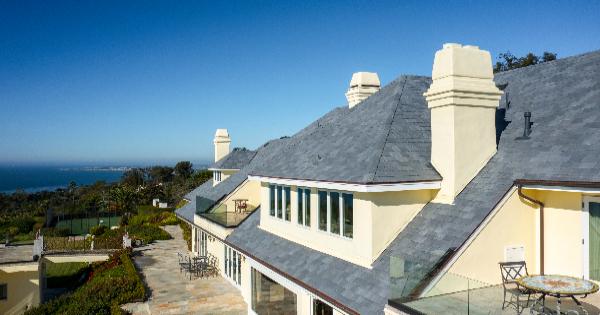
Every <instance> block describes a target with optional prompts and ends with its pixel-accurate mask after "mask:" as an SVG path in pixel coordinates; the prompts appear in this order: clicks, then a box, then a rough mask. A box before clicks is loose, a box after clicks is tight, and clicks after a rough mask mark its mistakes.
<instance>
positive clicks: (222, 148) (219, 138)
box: [213, 129, 231, 162]
mask: <svg viewBox="0 0 600 315" xmlns="http://www.w3.org/2000/svg"><path fill="white" fill-rule="evenodd" d="M213 143H214V144H215V162H217V161H218V160H220V159H222V158H223V157H225V156H226V155H227V154H229V144H230V143H231V138H229V133H228V132H227V129H217V132H216V133H215V139H214V140H213Z"/></svg>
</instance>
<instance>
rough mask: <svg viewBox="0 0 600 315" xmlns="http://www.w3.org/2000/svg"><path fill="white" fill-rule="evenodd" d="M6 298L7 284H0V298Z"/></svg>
mask: <svg viewBox="0 0 600 315" xmlns="http://www.w3.org/2000/svg"><path fill="white" fill-rule="evenodd" d="M6 299H8V284H6V283H3V284H0V300H6Z"/></svg>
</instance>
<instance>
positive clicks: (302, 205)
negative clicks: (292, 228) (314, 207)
mask: <svg viewBox="0 0 600 315" xmlns="http://www.w3.org/2000/svg"><path fill="white" fill-rule="evenodd" d="M298 224H300V225H304V226H310V189H308V188H298Z"/></svg>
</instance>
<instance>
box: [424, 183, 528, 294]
mask: <svg viewBox="0 0 600 315" xmlns="http://www.w3.org/2000/svg"><path fill="white" fill-rule="evenodd" d="M515 191H517V187H515V186H513V187H512V188H511V189H510V190H509V191H508V192H507V193H506V194H505V195H504V197H502V199H500V202H498V204H497V205H496V206H495V207H494V209H492V211H491V212H490V214H489V215H488V216H487V217H486V218H485V219H484V220H483V222H481V224H480V225H479V226H478V227H477V229H475V231H473V233H472V234H471V236H469V238H468V239H467V240H466V241H465V242H464V243H463V245H462V246H461V247H460V248H458V250H457V251H456V253H455V254H454V256H452V258H451V259H450V260H449V261H448V262H447V263H446V264H445V265H444V268H442V270H441V271H440V272H438V274H437V275H436V276H435V278H433V280H432V281H431V282H429V284H427V287H425V290H423V291H422V293H421V294H420V296H419V298H422V297H423V296H424V295H425V294H427V292H429V291H430V290H431V289H433V287H435V285H436V284H437V283H438V282H439V281H440V280H441V279H442V277H443V276H444V275H445V274H446V273H447V272H448V270H449V269H450V268H451V267H452V265H454V263H455V262H456V261H457V260H458V259H459V258H460V256H461V255H462V254H463V253H464V252H465V250H467V248H468V247H469V245H471V243H472V242H473V241H474V240H475V239H476V238H477V236H479V234H480V233H481V232H482V231H483V229H484V228H485V227H486V226H487V225H488V223H490V221H491V220H492V219H493V218H494V217H495V216H496V214H497V213H498V211H499V210H500V209H501V208H502V207H503V206H504V204H505V203H506V202H507V201H508V199H509V198H510V197H511V196H512V195H513V194H514V193H515Z"/></svg>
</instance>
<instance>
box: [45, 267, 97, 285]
mask: <svg viewBox="0 0 600 315" xmlns="http://www.w3.org/2000/svg"><path fill="white" fill-rule="evenodd" d="M88 270H89V265H88V264H87V263H82V262H70V263H48V264H47V269H46V277H47V284H48V287H49V288H65V287H72V286H75V285H77V284H78V282H79V280H80V279H81V277H82V276H83V274H84V273H86V272H87V271H88Z"/></svg>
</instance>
